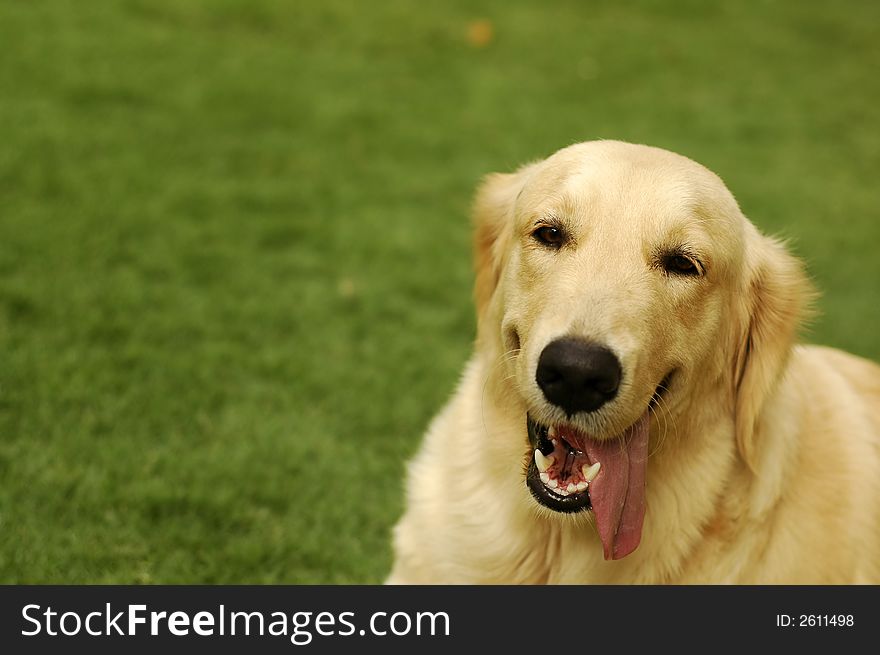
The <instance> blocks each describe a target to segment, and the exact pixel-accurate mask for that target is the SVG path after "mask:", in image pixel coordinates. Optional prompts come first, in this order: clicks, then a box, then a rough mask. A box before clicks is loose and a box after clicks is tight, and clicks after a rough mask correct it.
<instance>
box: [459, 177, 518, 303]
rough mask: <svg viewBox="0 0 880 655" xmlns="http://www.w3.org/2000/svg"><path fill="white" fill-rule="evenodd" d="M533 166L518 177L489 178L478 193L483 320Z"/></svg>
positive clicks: (478, 287)
mask: <svg viewBox="0 0 880 655" xmlns="http://www.w3.org/2000/svg"><path fill="white" fill-rule="evenodd" d="M531 166H532V165H526V166H523V167H522V168H520V169H519V170H517V171H516V172H515V173H492V174H490V175H487V176H486V177H485V178H483V182H482V184H481V185H480V187H479V189H478V190H477V195H476V199H475V200H474V210H473V214H474V268H475V269H476V279H475V283H474V301H475V303H476V306H477V317H478V318H479V319H481V320H482V317H483V315H484V314H485V313H486V309H487V307H488V305H489V301H490V300H491V299H492V295H493V294H494V293H495V289H496V288H497V287H498V281H499V279H500V277H501V269H502V268H503V265H504V255H505V253H506V252H507V250H508V246H509V243H510V241H511V238H512V236H513V208H514V205H515V204H516V198H517V196H518V195H519V192H520V191H521V190H522V186H523V183H524V181H525V177H526V174H527V171H528V170H529V169H530V168H531Z"/></svg>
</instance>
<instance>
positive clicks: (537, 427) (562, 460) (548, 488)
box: [526, 376, 669, 559]
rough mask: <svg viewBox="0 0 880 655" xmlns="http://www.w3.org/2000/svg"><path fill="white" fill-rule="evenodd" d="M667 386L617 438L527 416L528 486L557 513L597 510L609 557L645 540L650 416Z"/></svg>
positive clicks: (622, 554) (665, 381)
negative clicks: (603, 437) (543, 421)
mask: <svg viewBox="0 0 880 655" xmlns="http://www.w3.org/2000/svg"><path fill="white" fill-rule="evenodd" d="M668 383H669V376H666V378H664V379H663V382H661V383H660V384H659V385H658V387H657V391H656V392H655V393H654V396H653V397H652V401H651V403H649V404H648V406H647V407H646V408H645V411H644V412H643V414H642V415H641V416H640V417H639V418H638V419H637V420H636V422H635V423H633V424H632V425H631V426H629V427H628V428H627V429H626V430H624V431H623V433H621V434H620V435H618V436H617V437H614V438H611V439H595V438H593V437H592V436H590V435H588V434H586V433H585V432H583V431H581V430H579V429H578V428H576V427H574V426H572V425H569V424H565V423H561V424H557V425H544V424H542V423H539V422H538V421H536V420H535V419H534V418H532V416H531V415H529V414H527V415H526V426H527V430H528V436H529V445H530V452H529V456H528V457H529V459H528V467H527V472H526V484H527V485H528V488H529V491H530V492H531V494H532V496H533V497H534V498H535V500H537V501H538V503H540V504H541V505H543V506H544V507H546V508H548V509H551V510H554V511H556V512H565V513H573V512H580V511H583V510H590V509H591V510H593V514H594V516H595V519H596V527H597V529H598V531H599V537H600V539H601V540H602V544H603V547H604V551H605V559H620V558H622V557H625V556H626V555H628V554H630V553H631V552H632V551H634V550H635V549H636V548H637V547H638V545H639V541H640V540H641V535H642V523H643V522H644V517H645V474H646V470H647V460H648V436H649V424H650V413H651V409H652V407H653V406H654V404H655V403H656V402H657V401H658V400H659V398H660V395H661V394H662V393H663V391H664V390H665V389H666V387H667V386H668Z"/></svg>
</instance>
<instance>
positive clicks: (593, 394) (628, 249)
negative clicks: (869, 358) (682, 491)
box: [476, 141, 806, 559]
mask: <svg viewBox="0 0 880 655" xmlns="http://www.w3.org/2000/svg"><path fill="white" fill-rule="evenodd" d="M476 213H477V221H478V224H477V287H476V297H477V304H478V310H479V314H480V343H481V345H482V347H484V348H485V349H487V350H488V351H489V352H493V353H495V354H496V356H497V357H499V358H500V360H501V361H502V362H503V364H502V365H503V366H504V367H506V370H505V371H504V376H503V377H504V379H505V380H506V381H507V382H506V384H508V385H509V387H510V389H508V390H507V391H509V392H512V393H513V394H514V395H515V396H516V397H517V398H518V399H520V400H521V402H522V405H523V406H524V407H525V408H526V413H527V418H526V431H527V434H528V438H529V443H528V446H529V454H528V455H527V461H528V468H527V476H526V477H527V483H528V486H529V488H530V490H531V492H532V495H533V497H534V498H535V500H536V501H537V502H538V503H540V504H541V505H543V506H544V507H547V508H549V509H551V510H555V511H558V512H576V511H581V510H586V509H592V510H593V512H594V514H595V518H596V524H597V527H598V529H599V534H600V537H601V538H602V541H603V544H604V547H605V556H606V558H609V559H611V558H614V559H616V558H619V557H623V556H625V555H626V554H628V553H629V552H631V551H632V550H633V549H635V547H636V546H637V545H638V543H639V539H640V535H641V524H642V520H643V517H644V512H645V505H646V503H645V493H644V489H645V478H646V470H647V458H648V442H649V436H650V424H651V421H652V414H654V413H656V412H667V413H674V412H676V411H682V410H683V409H684V405H686V403H687V401H689V400H693V399H694V398H695V397H698V395H699V387H700V386H704V385H721V386H726V387H727V388H729V390H730V404H729V407H730V408H731V411H732V412H734V413H736V414H737V420H738V422H739V423H740V424H742V425H743V427H742V429H741V430H740V429H739V426H738V430H739V433H738V438H739V440H740V447H741V450H742V451H743V453H744V456H745V457H748V455H749V448H750V439H751V434H750V432H749V425H750V424H753V423H754V418H755V416H756V413H757V412H758V411H759V409H760V404H761V402H762V398H763V396H764V395H765V394H766V393H767V390H768V388H769V387H770V386H772V380H773V379H774V376H775V375H777V374H778V370H779V369H780V367H781V365H782V362H783V360H784V358H785V355H786V353H787V350H788V348H789V347H790V344H791V340H792V337H793V333H794V329H795V327H796V324H797V317H798V315H799V314H800V310H801V305H802V300H799V299H802V298H804V297H806V292H805V291H804V290H803V288H805V287H806V281H805V278H804V277H803V274H802V273H801V271H800V267H799V266H798V265H797V262H795V261H794V260H793V259H792V258H790V257H789V256H788V255H787V254H786V253H785V252H784V250H782V248H781V247H780V246H779V245H778V244H777V243H775V242H773V241H772V240H770V239H767V238H766V237H763V236H761V235H759V234H758V233H757V231H756V230H755V229H754V227H753V226H752V225H751V223H749V222H748V221H747V220H746V219H745V218H744V217H743V215H742V213H741V212H740V210H739V208H738V206H737V204H736V202H735V200H734V199H733V196H732V195H731V194H730V192H729V191H728V190H727V189H726V187H725V186H724V184H723V183H722V182H721V180H720V179H719V178H718V177H717V176H716V175H714V174H713V173H711V172H710V171H708V170H707V169H705V168H704V167H702V166H700V165H699V164H696V163H695V162H693V161H691V160H689V159H687V158H684V157H681V156H679V155H675V154H673V153H670V152H666V151H663V150H659V149H656V148H649V147H646V146H636V145H631V144H624V143H619V142H611V141H602V142H592V143H585V144H579V145H575V146H571V147H569V148H566V149H564V150H561V151H559V152H558V153H556V154H555V155H553V156H551V157H550V158H548V159H547V160H545V161H543V162H539V163H536V164H532V165H529V166H526V167H524V168H522V169H520V170H519V171H517V172H516V173H514V174H511V175H495V176H491V177H490V178H488V180H487V181H486V183H485V184H484V187H483V189H482V190H481V192H480V194H479V195H478V199H477V207H476ZM787 294H793V295H792V296H791V297H786V296H787ZM685 411H686V410H685Z"/></svg>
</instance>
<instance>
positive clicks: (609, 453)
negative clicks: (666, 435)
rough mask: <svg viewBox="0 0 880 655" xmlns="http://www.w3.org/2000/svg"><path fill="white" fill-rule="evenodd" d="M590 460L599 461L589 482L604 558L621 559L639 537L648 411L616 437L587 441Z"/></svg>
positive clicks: (643, 496)
mask: <svg viewBox="0 0 880 655" xmlns="http://www.w3.org/2000/svg"><path fill="white" fill-rule="evenodd" d="M585 445H586V452H587V455H588V456H589V458H590V461H591V462H601V464H602V467H601V468H600V469H599V475H597V476H596V479H595V480H593V481H592V482H591V483H590V501H591V503H592V505H593V513H594V514H595V516H596V525H597V527H598V528H599V538H600V539H601V540H602V545H603V546H604V548H605V559H606V560H607V559H621V558H622V557H626V556H627V555H629V554H630V553H631V552H633V551H634V550H635V549H636V548H637V547H638V545H639V541H640V540H641V538H642V522H643V521H644V519H645V469H646V468H647V462H648V412H645V413H644V414H643V415H642V417H641V418H640V419H639V420H638V421H636V422H635V423H634V424H633V425H631V426H630V427H629V428H628V429H627V430H626V432H624V433H623V435H622V436H621V437H620V438H619V439H611V440H606V441H595V440H593V439H589V440H587V443H586V444H585Z"/></svg>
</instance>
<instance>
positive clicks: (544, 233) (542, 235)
mask: <svg viewBox="0 0 880 655" xmlns="http://www.w3.org/2000/svg"><path fill="white" fill-rule="evenodd" d="M532 236H533V237H534V238H535V239H537V240H538V241H540V242H541V243H543V244H544V245H545V246H550V247H551V248H560V247H562V244H563V243H565V232H563V231H562V230H560V229H559V228H558V227H552V226H550V225H543V226H541V227H539V228H538V229H537V230H535V231H534V232H532Z"/></svg>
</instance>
